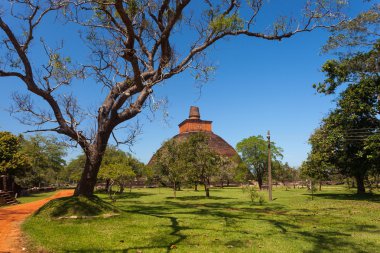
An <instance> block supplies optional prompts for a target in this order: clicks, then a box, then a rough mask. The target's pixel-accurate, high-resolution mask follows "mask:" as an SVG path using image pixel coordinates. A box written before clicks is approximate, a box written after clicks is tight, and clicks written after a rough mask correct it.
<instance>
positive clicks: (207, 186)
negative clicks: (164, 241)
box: [204, 179, 210, 198]
mask: <svg viewBox="0 0 380 253" xmlns="http://www.w3.org/2000/svg"><path fill="white" fill-rule="evenodd" d="M204 186H205V192H206V197H207V198H209V197H210V180H209V179H207V180H205V181H204Z"/></svg>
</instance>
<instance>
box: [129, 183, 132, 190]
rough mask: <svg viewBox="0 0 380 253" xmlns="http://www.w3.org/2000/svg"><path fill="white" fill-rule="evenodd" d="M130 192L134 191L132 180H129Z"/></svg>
mask: <svg viewBox="0 0 380 253" xmlns="http://www.w3.org/2000/svg"><path fill="white" fill-rule="evenodd" d="M129 192H132V181H130V182H129Z"/></svg>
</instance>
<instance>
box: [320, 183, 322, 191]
mask: <svg viewBox="0 0 380 253" xmlns="http://www.w3.org/2000/svg"><path fill="white" fill-rule="evenodd" d="M319 191H322V181H319Z"/></svg>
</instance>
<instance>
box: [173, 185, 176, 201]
mask: <svg viewBox="0 0 380 253" xmlns="http://www.w3.org/2000/svg"><path fill="white" fill-rule="evenodd" d="M173 193H174V198H177V186H176V183H175V181H174V185H173Z"/></svg>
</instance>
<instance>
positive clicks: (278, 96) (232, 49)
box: [0, 0, 368, 166]
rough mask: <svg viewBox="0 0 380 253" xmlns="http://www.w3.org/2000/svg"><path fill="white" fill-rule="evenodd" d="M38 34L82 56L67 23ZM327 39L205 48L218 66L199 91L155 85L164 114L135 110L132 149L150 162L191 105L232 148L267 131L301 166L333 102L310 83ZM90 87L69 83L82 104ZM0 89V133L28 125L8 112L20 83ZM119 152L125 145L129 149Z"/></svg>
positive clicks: (312, 36)
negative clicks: (136, 123)
mask: <svg viewBox="0 0 380 253" xmlns="http://www.w3.org/2000/svg"><path fill="white" fill-rule="evenodd" d="M279 2H281V1H270V3H272V4H274V9H275V11H276V12H281V8H279V5H278V3H279ZM295 2H297V3H299V2H303V1H299V0H297V1H295ZM352 3H353V4H352V5H350V6H349V7H348V12H349V13H350V15H354V14H355V13H357V12H358V11H360V10H362V9H365V8H366V7H367V6H368V5H365V4H363V3H362V1H352ZM276 4H277V5H276ZM292 7H293V6H292V5H290V6H288V7H287V9H289V10H290V12H292V10H293V8H292ZM294 9H295V10H296V9H297V8H294ZM272 18H273V15H272V13H271V14H269V13H266V14H265V13H264V14H263V16H262V19H261V22H262V24H265V22H268V23H269V22H270V20H272ZM40 32H41V34H44V35H46V34H48V35H50V36H52V37H53V38H54V40H55V41H59V38H62V39H63V38H64V39H65V41H66V43H65V46H66V47H67V49H68V50H69V51H68V52H70V53H71V54H75V55H76V56H78V55H79V56H81V55H84V52H85V51H81V50H80V47H79V46H78V45H79V44H78V43H81V42H80V41H79V40H78V39H77V37H76V35H77V34H76V33H73V31H72V30H71V27H70V26H69V25H66V26H64V27H60V29H56V27H55V26H54V24H49V25H46V26H44V27H43V28H42V30H41V31H40ZM327 37H328V33H327V32H326V31H315V32H312V33H303V34H299V35H297V36H295V37H293V38H291V39H287V40H283V41H281V42H271V41H265V40H260V39H252V38H244V37H240V38H231V39H228V40H224V41H221V42H219V43H218V44H217V45H216V46H215V47H214V48H212V49H211V50H209V51H208V52H209V61H212V62H213V63H214V65H216V67H217V69H216V72H215V75H214V76H213V80H212V81H209V82H208V83H206V84H205V85H204V86H203V88H202V92H201V93H200V90H199V89H198V88H197V83H196V82H195V81H194V79H193V78H192V77H191V75H189V73H184V74H181V75H179V76H176V77H174V78H172V79H171V80H169V81H166V82H165V83H164V84H163V85H158V87H156V88H155V91H154V94H155V96H156V97H157V98H164V97H166V98H167V99H168V104H167V112H168V117H167V118H166V119H164V118H163V116H162V112H160V111H159V112H157V113H156V114H155V117H154V119H153V120H151V119H148V116H151V115H150V114H149V113H147V112H143V113H142V114H141V115H139V117H138V118H139V121H140V122H141V123H142V125H143V128H142V134H141V135H140V136H139V137H138V138H137V142H136V144H135V145H134V146H133V147H132V151H133V154H134V155H135V156H136V157H137V158H139V159H141V160H142V161H143V162H148V161H149V159H150V157H151V156H152V154H153V153H154V152H155V151H156V150H157V149H158V148H159V147H160V145H161V143H162V142H163V141H165V140H166V139H169V138H171V137H172V136H174V135H176V134H177V133H178V126H177V125H178V124H179V123H180V122H181V121H182V120H184V119H185V118H187V116H188V112H189V107H190V106H191V105H195V106H199V107H200V112H201V116H202V119H205V120H212V121H213V131H214V133H216V134H218V135H220V136H221V137H223V138H224V139H225V140H226V141H227V142H228V143H230V144H231V145H232V146H234V147H235V146H236V143H238V142H239V141H240V140H242V139H243V138H246V137H249V136H252V135H259V134H261V135H266V132H267V130H270V131H271V134H272V140H273V141H274V142H276V143H277V144H278V145H279V146H280V147H282V148H283V149H284V159H283V160H284V161H286V162H288V163H289V164H290V165H293V166H299V165H300V164H301V163H302V161H303V160H304V159H305V158H306V156H307V152H308V151H309V149H310V147H309V145H308V144H307V140H308V138H309V136H310V134H311V133H312V132H313V130H314V129H315V128H317V127H318V125H319V122H320V120H321V119H322V118H323V117H324V116H325V115H326V114H327V113H328V111H329V110H330V109H331V108H333V107H334V103H333V101H332V100H333V98H334V97H333V96H329V97H326V96H323V95H320V94H316V93H315V91H314V90H313V88H312V84H313V83H316V82H319V81H322V80H323V74H322V73H321V72H320V67H321V65H322V64H323V63H324V62H325V61H326V60H327V59H329V58H332V57H333V56H332V55H321V54H320V50H321V47H322V46H323V44H324V43H325V42H326V39H327ZM38 54H39V52H38V51H37V53H34V54H33V55H32V57H33V59H34V60H35V61H38V58H39V55H38ZM93 85H94V84H93V83H91V82H90V81H87V82H86V81H85V82H83V81H81V82H78V83H75V90H76V92H78V94H79V98H80V99H81V100H82V102H83V103H84V104H86V105H87V106H91V105H95V104H96V103H97V101H100V100H101V97H99V94H97V93H95V92H94V90H93V89H92V87H93ZM0 88H1V93H0V131H11V132H13V133H15V134H18V133H22V132H24V131H26V130H29V129H31V128H30V127H28V126H24V125H21V124H20V123H19V122H18V121H17V120H16V119H14V118H13V117H11V116H10V115H9V113H8V112H7V111H6V109H7V108H9V106H10V104H11V103H12V102H11V98H10V97H11V94H12V92H14V91H17V90H21V91H22V90H24V86H23V85H22V84H21V83H20V82H19V81H17V80H15V79H11V78H8V79H5V78H0ZM95 90H96V89H95ZM94 98H95V99H94ZM36 103H37V104H41V103H40V102H38V101H37V102H36ZM122 149H124V150H128V148H127V147H122ZM79 152H80V151H79V150H76V149H72V150H69V154H68V157H67V158H68V159H71V158H72V157H75V156H76V155H77V154H78V153H79Z"/></svg>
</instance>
